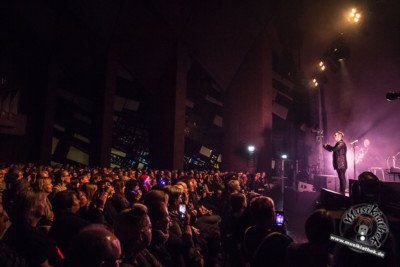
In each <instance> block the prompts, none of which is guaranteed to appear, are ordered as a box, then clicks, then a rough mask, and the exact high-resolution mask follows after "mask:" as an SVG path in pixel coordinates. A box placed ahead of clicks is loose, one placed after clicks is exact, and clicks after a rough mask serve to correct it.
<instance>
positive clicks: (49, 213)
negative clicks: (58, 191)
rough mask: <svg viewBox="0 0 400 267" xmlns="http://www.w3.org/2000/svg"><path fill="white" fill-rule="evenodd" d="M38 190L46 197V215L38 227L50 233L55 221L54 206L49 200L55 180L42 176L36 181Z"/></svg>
mask: <svg viewBox="0 0 400 267" xmlns="http://www.w3.org/2000/svg"><path fill="white" fill-rule="evenodd" d="M36 190H37V191H39V192H42V193H43V194H44V196H45V210H44V211H45V215H44V216H43V218H42V219H41V220H40V222H39V224H38V225H39V226H40V227H43V228H44V229H46V232H49V231H50V227H51V224H52V223H53V219H54V214H53V205H52V204H51V202H50V199H49V195H50V194H51V193H52V192H53V180H52V179H51V178H50V177H49V176H48V175H47V176H40V177H39V178H38V179H37V180H36Z"/></svg>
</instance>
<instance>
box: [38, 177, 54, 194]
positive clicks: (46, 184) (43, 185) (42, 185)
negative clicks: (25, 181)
mask: <svg viewBox="0 0 400 267" xmlns="http://www.w3.org/2000/svg"><path fill="white" fill-rule="evenodd" d="M36 183H37V189H38V190H39V191H41V192H43V193H45V194H50V193H51V192H52V191H53V180H52V179H51V178H50V177H40V178H39V179H37V181H36Z"/></svg>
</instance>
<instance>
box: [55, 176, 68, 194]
mask: <svg viewBox="0 0 400 267" xmlns="http://www.w3.org/2000/svg"><path fill="white" fill-rule="evenodd" d="M54 179H55V182H56V184H55V185H54V186H53V194H54V195H55V194H57V193H58V192H60V191H65V190H67V189H68V185H69V184H70V183H71V176H70V175H69V172H68V171H67V170H59V171H58V172H56V173H55V175H54Z"/></svg>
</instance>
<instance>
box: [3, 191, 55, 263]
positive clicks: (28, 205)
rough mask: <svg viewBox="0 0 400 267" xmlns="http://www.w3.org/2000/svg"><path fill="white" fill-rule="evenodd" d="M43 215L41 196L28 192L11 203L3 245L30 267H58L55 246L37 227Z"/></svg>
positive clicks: (43, 201)
mask: <svg viewBox="0 0 400 267" xmlns="http://www.w3.org/2000/svg"><path fill="white" fill-rule="evenodd" d="M44 215H45V196H44V194H43V193H41V192H37V191H33V190H29V191H26V192H25V193H23V194H20V195H19V196H18V198H17V199H16V202H15V212H14V214H13V216H12V217H11V220H12V222H13V223H12V224H11V226H10V228H9V229H8V230H7V231H6V233H5V234H4V237H3V241H4V243H5V244H6V245H8V246H9V247H10V248H11V249H13V250H15V251H16V252H17V253H18V254H19V255H20V256H21V257H23V258H24V259H26V261H27V262H28V263H29V264H31V265H32V266H41V267H47V266H61V265H62V259H63V255H62V254H61V253H60V251H59V250H58V249H57V246H56V244H55V243H54V242H53V241H52V239H50V238H49V237H48V236H47V235H46V234H45V233H44V232H43V231H41V230H39V229H38V227H37V225H38V223H39V221H40V219H41V218H42V216H44Z"/></svg>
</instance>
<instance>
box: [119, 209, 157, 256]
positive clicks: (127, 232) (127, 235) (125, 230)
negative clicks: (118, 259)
mask: <svg viewBox="0 0 400 267" xmlns="http://www.w3.org/2000/svg"><path fill="white" fill-rule="evenodd" d="M114 228H115V234H116V236H117V237H118V238H119V240H120V241H121V245H122V251H123V252H124V255H125V256H126V257H130V256H131V255H132V253H134V254H135V253H139V252H140V251H142V250H143V249H145V248H146V247H148V246H149V245H150V242H151V237H152V235H151V222H150V218H149V216H148V215H147V207H146V206H145V205H142V204H134V205H133V207H132V208H130V209H126V210H123V211H121V213H120V214H119V215H118V217H117V220H116V224H115V227H114Z"/></svg>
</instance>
